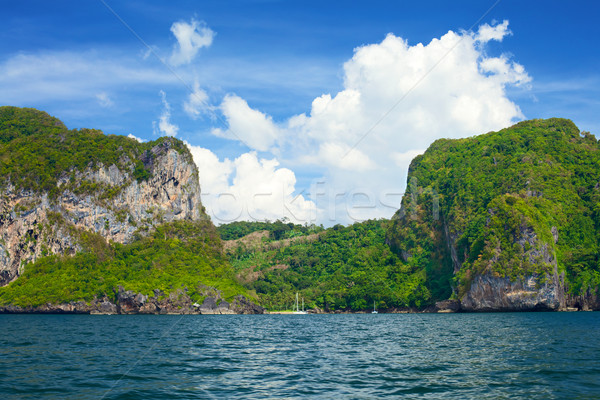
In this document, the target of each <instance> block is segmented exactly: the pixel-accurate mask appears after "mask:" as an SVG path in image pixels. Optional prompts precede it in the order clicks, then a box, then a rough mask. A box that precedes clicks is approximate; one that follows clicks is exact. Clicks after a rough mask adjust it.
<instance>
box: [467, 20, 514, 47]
mask: <svg viewBox="0 0 600 400" xmlns="http://www.w3.org/2000/svg"><path fill="white" fill-rule="evenodd" d="M507 35H512V32H511V31H510V30H509V29H508V20H506V19H505V20H504V21H503V22H502V23H501V24H496V25H493V26H492V25H489V24H483V25H481V26H480V27H479V30H478V31H477V35H475V39H476V40H478V41H479V42H481V43H486V42H489V41H490V40H497V41H500V42H501V41H502V39H504V36H507Z"/></svg>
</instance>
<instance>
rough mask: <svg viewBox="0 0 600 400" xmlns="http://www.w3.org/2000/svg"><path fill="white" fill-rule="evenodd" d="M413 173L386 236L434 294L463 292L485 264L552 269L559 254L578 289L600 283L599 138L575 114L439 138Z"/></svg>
mask: <svg viewBox="0 0 600 400" xmlns="http://www.w3.org/2000/svg"><path fill="white" fill-rule="evenodd" d="M409 179H410V184H409V185H408V188H407V194H406V195H405V196H404V198H403V201H402V209H401V210H400V211H399V212H398V213H397V214H396V216H395V217H394V222H393V224H392V226H391V228H390V230H389V232H388V241H389V243H390V244H391V245H392V248H393V249H394V251H395V252H396V253H397V254H399V255H402V256H403V258H404V259H406V261H407V262H408V264H409V265H411V266H413V267H414V268H417V269H422V270H424V271H426V273H427V285H428V288H429V289H430V291H431V292H432V294H433V295H434V297H436V298H438V299H441V298H444V297H446V296H448V295H450V294H451V289H450V288H451V287H454V289H455V290H456V292H457V295H458V296H459V297H460V296H461V295H462V294H463V293H465V291H466V290H468V288H469V286H470V283H471V280H472V279H473V278H474V277H475V276H476V275H479V274H484V273H490V274H494V275H496V276H508V277H511V278H512V279H515V278H519V277H524V276H527V275H531V274H537V275H538V276H541V277H547V276H548V275H551V274H553V273H554V260H556V262H557V268H558V271H559V273H561V272H565V274H566V283H567V285H568V288H569V290H570V291H571V293H575V294H578V293H580V292H581V291H582V290H586V289H587V288H592V289H597V288H598V285H599V284H600V257H599V254H600V189H599V187H600V146H599V144H598V142H597V140H596V139H595V137H594V136H592V135H590V134H589V133H587V132H581V133H580V131H579V129H578V128H577V127H576V126H575V125H574V124H573V123H572V122H571V121H569V120H564V119H549V120H532V121H524V122H521V123H519V124H516V125H515V126H513V127H511V128H507V129H504V130H502V131H499V132H492V133H488V134H486V135H481V136H476V137H472V138H468V139H460V140H438V141H436V142H435V143H433V144H432V145H431V146H430V148H429V149H428V150H427V151H426V152H425V154H423V155H421V156H418V157H416V158H415V159H414V160H413V162H412V163H411V166H410V169H409ZM437 204H439V212H437V211H436V210H437ZM555 236H556V238H557V239H558V240H557V241H556V242H555ZM453 254H454V259H455V260H454V263H453V261H452V258H453ZM454 268H457V269H458V272H457V273H456V277H453V275H454V274H453V270H454Z"/></svg>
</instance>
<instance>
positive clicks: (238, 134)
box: [212, 94, 279, 151]
mask: <svg viewBox="0 0 600 400" xmlns="http://www.w3.org/2000/svg"><path fill="white" fill-rule="evenodd" d="M219 109H220V110H221V112H222V113H223V115H224V116H225V119H226V120H227V124H228V126H229V129H227V130H223V129H220V128H216V129H213V131H212V133H213V134H214V135H215V136H219V137H224V138H227V139H234V140H239V141H241V142H243V143H244V144H246V145H247V146H249V147H250V148H251V149H254V150H259V151H267V150H269V148H270V147H271V146H273V145H274V144H275V141H276V140H277V138H278V137H279V128H278V127H277V125H275V123H274V122H273V119H272V118H271V117H270V116H267V115H265V114H264V113H262V112H260V111H258V110H255V109H253V108H251V107H250V106H249V105H248V103H247V102H246V100H244V99H242V98H241V97H238V96H236V95H232V94H230V95H227V96H225V98H224V99H223V102H222V103H221V105H220V106H219Z"/></svg>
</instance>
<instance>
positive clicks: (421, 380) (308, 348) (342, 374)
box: [0, 313, 600, 399]
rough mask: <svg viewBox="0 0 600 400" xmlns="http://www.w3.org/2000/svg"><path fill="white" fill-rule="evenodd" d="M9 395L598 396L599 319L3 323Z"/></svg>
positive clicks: (514, 316)
mask: <svg viewBox="0 0 600 400" xmlns="http://www.w3.org/2000/svg"><path fill="white" fill-rule="evenodd" d="M0 397H2V398H4V399H16V398H19V399H39V398H56V399H196V398H198V399H211V398H214V399H236V398H240V399H263V398H279V399H281V398H285V399H293V398H348V399H371V398H384V397H390V398H393V397H402V398H426V399H437V398H451V397H452V398H456V399H468V398H472V399H485V398H494V399H496V398H515V397H521V398H530V399H531V398H539V399H552V398H565V399H577V398H593V397H595V398H600V313H503V314H394V315H392V314H378V315H371V314H363V315H262V316H244V315H231V316H202V315H196V316H191V315H188V316H155V315H146V316H145V315H129V316H121V315H112V316H108V315H106V316H89V315H0Z"/></svg>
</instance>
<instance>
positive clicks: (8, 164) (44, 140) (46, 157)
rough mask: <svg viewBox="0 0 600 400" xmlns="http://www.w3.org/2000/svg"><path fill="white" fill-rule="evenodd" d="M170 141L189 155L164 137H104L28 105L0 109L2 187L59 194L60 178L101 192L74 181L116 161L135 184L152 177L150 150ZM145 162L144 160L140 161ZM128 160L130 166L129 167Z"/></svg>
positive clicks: (177, 146)
mask: <svg viewBox="0 0 600 400" xmlns="http://www.w3.org/2000/svg"><path fill="white" fill-rule="evenodd" d="M160 145H168V146H169V147H170V148H173V149H175V150H176V151H178V152H180V153H181V154H184V155H185V156H186V157H191V155H190V154H189V152H188V151H187V149H186V148H185V144H183V142H181V141H179V140H177V139H173V138H167V137H163V138H160V139H158V140H156V141H153V142H147V143H138V142H137V141H136V140H133V139H130V138H127V137H125V136H117V135H105V134H103V133H102V131H99V130H95V129H73V130H69V129H67V128H66V127H65V125H64V124H63V123H62V122H60V121H59V120H58V119H56V118H54V117H51V116H49V115H48V114H46V113H44V112H42V111H37V110H34V109H30V108H17V107H0V176H1V177H2V178H1V180H0V187H4V186H5V185H6V184H7V183H8V182H10V183H12V184H13V185H14V186H15V187H16V189H27V190H32V191H33V192H36V193H42V192H47V193H49V195H50V197H55V196H57V195H58V194H59V188H58V181H59V179H61V178H63V179H67V180H68V182H69V184H70V185H71V186H72V189H73V190H79V192H85V193H101V192H103V191H104V190H105V189H106V188H104V187H100V186H99V185H98V184H96V186H94V184H93V183H91V182H88V181H83V182H79V181H78V180H76V179H75V173H76V172H83V171H84V170H86V169H87V168H92V169H95V168H98V167H99V166H100V165H101V164H102V165H104V166H110V165H116V166H117V167H118V168H119V169H120V170H122V171H127V172H128V173H130V174H131V175H132V176H133V178H134V179H136V180H137V181H138V182H140V181H143V180H147V179H149V178H150V174H151V171H150V169H149V165H151V161H152V157H153V153H152V152H151V151H150V149H152V148H154V147H156V146H160ZM144 161H145V162H144ZM132 164H133V165H134V168H133V170H130V168H131V166H132Z"/></svg>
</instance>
